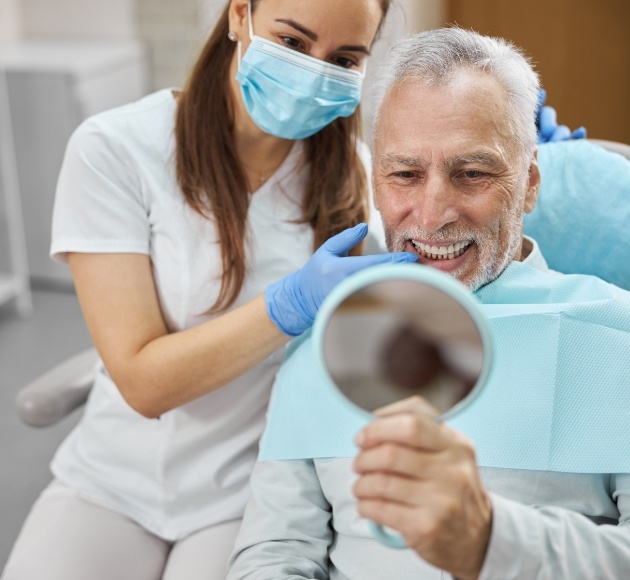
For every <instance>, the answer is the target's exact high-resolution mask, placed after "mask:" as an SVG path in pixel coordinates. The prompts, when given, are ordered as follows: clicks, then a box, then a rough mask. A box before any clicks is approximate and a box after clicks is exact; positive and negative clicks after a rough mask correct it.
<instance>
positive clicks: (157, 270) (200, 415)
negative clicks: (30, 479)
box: [51, 89, 376, 540]
mask: <svg viewBox="0 0 630 580" xmlns="http://www.w3.org/2000/svg"><path fill="white" fill-rule="evenodd" d="M175 113H176V102H175V99H174V97H173V94H172V91H171V90H170V89H167V90H162V91H159V92H157V93H154V94H152V95H149V96H148V97H145V98H144V99H142V100H140V101H138V102H136V103H132V104H130V105H126V106H123V107H120V108H117V109H113V110H111V111H107V112H105V113H101V114H99V115H96V116H94V117H92V118H90V119H88V120H87V121H85V122H84V123H83V124H82V125H81V126H80V127H79V128H78V129H77V130H76V132H75V133H74V135H73V136H72V138H71V139H70V142H69V144H68V148H67V151H66V156H65V159H64V163H63V167H62V170H61V174H60V178H59V183H58V188H57V197H56V201H55V210H54V217H53V241H52V247H51V255H52V256H53V258H55V259H57V260H65V258H66V253H67V252H100V253H113V252H126V253H128V252H132V253H141V254H147V255H149V256H150V257H151V261H152V264H153V273H154V276H155V281H156V285H157V289H158V294H159V299H160V304H161V308H162V312H163V316H164V318H165V320H166V324H167V326H168V328H169V330H171V331H178V330H182V329H186V328H190V327H192V326H195V325H198V324H200V323H202V322H205V321H206V320H208V319H209V318H210V317H209V316H207V315H205V314H204V312H206V311H207V310H208V308H210V307H211V306H212V305H213V304H214V302H215V300H216V298H217V296H218V292H219V281H220V276H221V254H220V247H219V244H218V235H217V232H216V229H215V227H214V225H213V223H212V222H211V221H210V220H207V219H204V218H202V217H201V216H200V215H199V214H197V213H196V212H195V211H194V210H192V209H191V208H190V207H189V206H188V205H187V204H186V203H185V201H184V199H183V196H182V194H181V191H180V189H179V187H178V185H177V182H176V174H175V164H174V154H175V141H174V136H173V131H174V121H175ZM209 114H211V112H210V111H209ZM302 150H303V143H302V142H299V141H298V142H296V143H295V145H294V146H293V148H292V150H291V152H290V153H289V155H288V157H287V158H286V160H285V161H284V163H283V164H282V165H281V167H280V168H279V169H278V170H277V172H276V173H275V174H274V175H273V176H272V177H271V178H270V179H269V180H268V181H267V182H266V183H265V184H264V185H262V186H261V187H260V189H258V190H257V191H256V192H255V193H254V194H253V196H252V198H251V204H250V209H249V215H248V222H247V226H248V230H247V232H248V237H247V239H248V240H249V244H248V246H247V251H248V254H247V256H248V266H249V267H248V274H247V277H246V279H245V284H244V286H243V288H242V291H241V293H240V295H239V297H238V299H237V302H236V304H235V307H236V306H239V305H241V304H243V303H245V302H247V301H248V300H250V299H252V298H254V297H255V296H257V295H258V294H260V293H262V292H264V290H265V287H266V286H267V285H268V284H270V283H272V282H275V281H277V280H278V279H280V278H281V277H282V276H284V275H286V274H288V273H290V272H292V271H294V270H295V269H297V268H299V267H300V266H302V265H303V264H304V263H305V262H306V261H307V259H308V258H309V257H310V255H311V254H312V245H313V232H312V230H311V228H310V226H309V225H308V224H295V223H291V222H292V221H293V220H296V219H297V218H299V217H300V215H301V205H300V203H301V198H302V195H303V192H304V187H305V183H306V178H307V175H308V166H307V165H305V164H303V163H300V161H301V154H302ZM364 152H365V151H362V152H361V153H362V154H363V153H364ZM362 156H363V155H362ZM364 162H365V161H364ZM375 229H376V228H375ZM282 356H283V352H282V351H279V352H277V353H276V354H274V355H272V356H270V357H269V358H268V359H266V360H264V361H263V362H262V363H260V364H259V365H257V366H256V367H254V368H253V369H251V370H250V371H249V372H247V373H245V374H244V375H243V376H241V377H240V378H238V379H236V380H235V381H233V382H232V383H230V384H228V385H227V386H225V387H223V388H221V389H219V390H217V391H215V392H212V393H210V394H207V395H205V396H203V397H201V398H199V399H197V400H195V401H193V402H191V403H188V404H186V405H184V406H182V407H179V408H177V409H174V410H172V411H170V412H168V413H165V414H164V415H162V416H161V417H160V418H159V419H147V418H145V417H143V416H141V415H140V414H138V413H136V412H135V411H134V410H133V409H132V408H131V407H129V405H127V403H126V402H125V401H124V399H123V398H122V396H121V395H120V392H119V391H118V389H117V388H116V386H115V385H114V383H113V382H112V380H111V379H110V378H109V376H108V375H107V372H106V371H105V369H104V368H102V367H101V369H100V371H99V373H98V376H97V379H96V382H95V385H94V388H93V389H92V391H91V394H90V397H89V400H88V403H87V406H86V408H85V412H84V416H83V418H82V420H81V422H80V423H79V425H78V426H77V427H76V428H75V429H74V431H72V433H70V435H69V436H68V437H67V439H66V440H65V441H64V442H63V444H62V445H61V447H60V448H59V450H58V451H57V453H56V455H55V457H54V459H53V462H52V465H51V467H52V471H53V473H54V475H55V476H56V477H57V478H59V479H60V480H62V481H63V482H65V483H67V484H68V485H70V486H73V487H74V488H76V489H78V490H80V491H82V492H84V494H85V495H86V496H88V497H91V498H93V499H95V500H97V501H100V502H102V503H104V504H105V505H107V506H109V507H111V508H113V509H115V510H118V511H120V512H122V513H125V514H127V515H128V516H130V517H131V518H133V519H134V520H136V521H137V522H139V523H140V524H141V525H142V526H144V527H145V528H146V529H148V530H149V531H150V532H152V533H154V534H156V535H158V536H160V537H162V538H164V539H167V540H177V539H180V538H182V537H185V536H186V535H188V534H190V533H192V532H194V531H196V530H198V529H200V528H203V527H206V526H210V525H213V524H216V523H218V522H223V521H227V520H230V519H234V518H240V517H241V516H242V514H243V510H244V507H245V503H246V500H247V496H248V480H249V476H250V473H251V471H252V468H253V464H254V462H255V460H256V455H257V452H258V439H259V438H260V435H261V434H262V431H263V427H264V421H265V413H266V409H267V404H268V400H269V396H270V390H271V385H272V383H273V380H274V377H275V374H276V371H277V370H278V367H279V365H280V362H281V360H282Z"/></svg>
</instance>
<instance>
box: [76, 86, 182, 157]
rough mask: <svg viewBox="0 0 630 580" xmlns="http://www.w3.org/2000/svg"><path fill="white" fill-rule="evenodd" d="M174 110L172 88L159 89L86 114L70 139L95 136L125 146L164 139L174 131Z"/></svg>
mask: <svg viewBox="0 0 630 580" xmlns="http://www.w3.org/2000/svg"><path fill="white" fill-rule="evenodd" d="M176 109H177V103H176V101H175V97H174V95H173V90H172V89H162V90H159V91H157V92H154V93H151V94H149V95H146V96H144V97H142V98H141V99H139V100H137V101H133V102H131V103H127V104H125V105H121V106H119V107H115V108H113V109H108V110H106V111H102V112H100V113H96V114H95V115H92V116H90V117H88V118H87V119H85V120H84V121H83V122H82V123H81V124H80V125H79V126H78V127H77V129H76V130H75V132H74V135H73V139H74V140H77V139H79V140H82V139H87V140H89V139H90V138H91V137H94V136H97V137H98V138H100V139H105V140H114V141H118V140H122V141H123V142H125V143H127V144H128V145H132V144H134V143H137V144H141V145H143V144H147V143H153V144H155V143H159V142H164V139H168V138H169V137H170V136H171V135H172V133H173V129H174V125H175V112H176Z"/></svg>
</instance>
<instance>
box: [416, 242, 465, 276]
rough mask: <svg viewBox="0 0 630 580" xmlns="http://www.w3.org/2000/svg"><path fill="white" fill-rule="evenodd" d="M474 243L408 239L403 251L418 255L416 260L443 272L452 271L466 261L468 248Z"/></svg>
mask: <svg viewBox="0 0 630 580" xmlns="http://www.w3.org/2000/svg"><path fill="white" fill-rule="evenodd" d="M475 246H476V244H475V243H474V242H473V241H472V240H464V241H459V242H456V241H448V242H446V243H444V242H440V243H438V242H433V243H429V242H427V241H420V240H415V239H408V240H406V241H405V248H404V249H405V251H407V252H414V253H415V254H417V255H418V262H419V263H420V264H424V265H425V266H431V267H433V268H436V269H437V270H442V271H443V272H453V271H455V270H457V269H458V268H460V267H461V266H462V265H463V264H464V262H466V261H467V259H468V257H469V255H470V249H471V248H474V247H475Z"/></svg>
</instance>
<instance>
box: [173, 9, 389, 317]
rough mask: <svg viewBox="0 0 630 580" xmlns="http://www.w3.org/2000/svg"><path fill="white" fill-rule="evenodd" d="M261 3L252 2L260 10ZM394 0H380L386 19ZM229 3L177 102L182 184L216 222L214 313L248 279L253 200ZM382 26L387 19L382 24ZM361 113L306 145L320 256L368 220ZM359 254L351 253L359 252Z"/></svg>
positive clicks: (310, 212) (308, 219)
mask: <svg viewBox="0 0 630 580" xmlns="http://www.w3.org/2000/svg"><path fill="white" fill-rule="evenodd" d="M258 1H259V0H256V1H254V0H252V10H254V8H255V6H256V4H257V2H258ZM389 3H390V0H381V8H382V11H383V19H384V18H385V15H386V13H387V10H388V8H389ZM228 11H229V2H228V5H227V6H226V8H225V10H224V12H223V14H222V15H221V17H220V19H219V21H218V23H217V25H216V27H215V28H214V31H213V32H212V34H211V36H210V38H209V39H208V41H207V42H206V44H205V46H204V47H203V50H202V52H201V55H200V57H199V58H198V60H197V62H196V64H195V66H194V68H193V70H192V73H191V75H190V77H189V79H188V82H187V83H186V86H185V88H184V91H183V93H182V94H181V95H180V98H179V100H178V109H177V118H176V123H175V140H176V170H177V181H178V184H179V186H180V188H181V190H182V193H183V195H184V198H185V199H186V201H187V202H188V204H190V206H191V207H192V208H194V209H195V210H196V211H197V212H199V213H200V214H201V215H203V216H204V217H206V218H208V219H212V220H213V221H214V223H215V224H216V227H217V230H218V235H219V243H220V246H221V262H222V276H221V290H220V292H219V296H218V298H217V301H216V303H215V304H214V305H213V306H212V308H211V309H210V310H209V312H210V313H216V312H219V311H221V310H225V309H227V308H229V307H230V306H231V305H232V304H233V303H234V301H235V300H236V298H237V297H238V294H239V292H240V290H241V287H242V286H243V282H244V280H245V275H246V270H247V262H246V252H245V234H246V224H247V210H248V205H249V194H248V192H247V183H246V179H245V174H244V172H243V170H242V168H241V164H240V162H239V159H238V156H237V153H236V146H235V143H234V137H233V134H232V128H233V116H232V113H231V108H230V103H229V97H228V95H229V93H230V91H229V74H228V73H229V68H230V63H231V59H232V56H233V54H234V50H235V44H234V43H233V42H231V41H230V40H229V39H228V36H227V35H228V31H229V20H228ZM381 22H382V20H381ZM360 128H361V126H360V114H359V111H358V109H357V111H355V112H354V114H352V115H351V116H350V117H345V118H343V117H342V118H338V119H336V120H335V121H333V122H332V123H331V124H330V125H328V126H327V127H325V128H324V129H322V130H321V131H319V132H318V133H316V134H315V135H313V136H312V137H309V138H308V139H306V140H305V145H306V146H305V155H306V162H307V163H310V174H309V177H308V181H307V184H306V190H305V195H304V198H303V203H302V217H301V218H300V220H299V223H308V224H310V225H311V227H312V228H313V232H314V239H315V241H314V248H313V249H314V250H315V249H316V248H318V247H319V246H320V245H321V244H322V243H323V242H325V241H326V240H327V239H328V238H329V237H331V236H333V235H335V234H337V233H339V232H340V231H342V230H344V229H346V228H348V227H351V226H353V225H356V224H357V223H359V222H362V221H367V219H368V199H367V198H368V195H367V191H368V189H367V176H366V174H365V171H364V168H363V164H362V163H361V160H360V159H359V156H358V154H357V147H356V141H357V139H358V138H359V136H360ZM360 251H361V248H360V247H357V248H355V249H354V250H353V251H352V252H351V253H353V254H357V253H360Z"/></svg>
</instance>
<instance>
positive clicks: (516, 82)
mask: <svg viewBox="0 0 630 580" xmlns="http://www.w3.org/2000/svg"><path fill="white" fill-rule="evenodd" d="M461 70H476V71H482V72H485V73H488V74H491V75H493V76H494V77H495V78H496V79H497V80H498V81H499V82H500V83H501V85H502V86H503V87H505V90H506V92H507V116H508V123H509V126H510V129H511V131H512V133H513V135H514V137H515V140H516V141H517V144H518V145H519V146H520V149H521V153H522V155H523V156H524V161H525V162H527V161H528V160H529V161H531V155H532V154H533V151H534V148H535V147H536V142H537V134H536V124H535V115H536V107H537V104H538V91H539V88H540V84H539V81H538V75H537V74H536V72H534V69H533V67H532V65H531V63H530V60H529V58H527V57H526V56H525V54H524V53H523V52H522V51H521V50H520V49H518V48H517V47H516V46H514V45H513V44H511V43H510V42H508V41H506V40H504V39H502V38H491V37H489V36H482V35H481V34H477V33H476V32H472V31H470V30H464V29H463V28H458V27H452V28H439V29H436V30H430V31H428V32H421V33H419V34H415V35H414V36H411V37H409V38H407V39H406V40H403V41H401V42H399V43H398V44H397V45H395V46H394V47H393V48H392V49H391V50H390V52H389V55H388V58H387V59H386V62H385V65H384V66H383V67H382V68H381V70H380V71H379V76H378V78H377V81H376V85H375V91H376V95H375V96H376V105H377V106H376V119H375V126H376V122H377V121H378V117H379V115H380V110H381V106H382V104H383V99H384V97H385V95H386V94H387V93H388V92H389V90H390V89H391V88H392V87H394V86H395V85H397V84H399V83H402V82H404V81H406V80H412V81H413V80H419V81H422V82H423V83H424V84H425V86H428V87H431V86H439V85H447V84H448V83H449V82H450V81H451V80H452V78H453V77H454V75H455V73H457V72H459V71H461Z"/></svg>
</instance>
